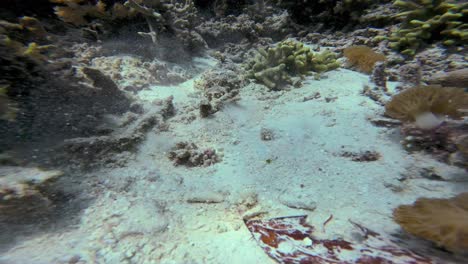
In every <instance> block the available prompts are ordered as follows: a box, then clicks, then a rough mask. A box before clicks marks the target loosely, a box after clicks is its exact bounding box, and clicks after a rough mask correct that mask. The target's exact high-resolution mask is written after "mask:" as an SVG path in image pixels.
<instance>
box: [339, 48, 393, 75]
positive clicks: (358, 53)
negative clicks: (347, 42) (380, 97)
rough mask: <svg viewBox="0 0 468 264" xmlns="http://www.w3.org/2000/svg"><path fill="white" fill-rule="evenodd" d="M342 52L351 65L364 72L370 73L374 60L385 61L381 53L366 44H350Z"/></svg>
mask: <svg viewBox="0 0 468 264" xmlns="http://www.w3.org/2000/svg"><path fill="white" fill-rule="evenodd" d="M343 54H344V56H345V57H346V58H347V59H348V61H349V63H350V65H351V66H356V67H357V68H358V69H359V70H360V71H362V72H365V73H371V72H372V70H373V69H374V65H375V63H376V62H379V61H385V56H384V55H383V54H380V53H377V52H375V51H373V50H372V49H371V48H369V47H367V46H351V47H348V48H346V49H344V50H343Z"/></svg>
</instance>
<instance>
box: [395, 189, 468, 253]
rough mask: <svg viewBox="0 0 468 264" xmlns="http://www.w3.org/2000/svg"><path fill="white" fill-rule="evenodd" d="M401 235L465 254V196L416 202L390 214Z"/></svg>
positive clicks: (467, 243) (467, 239)
mask: <svg viewBox="0 0 468 264" xmlns="http://www.w3.org/2000/svg"><path fill="white" fill-rule="evenodd" d="M393 217H394V219H395V221H396V222H397V223H398V224H400V225H401V226H402V227H403V229H404V230H405V231H407V232H408V233H411V234H413V235H415V236H418V237H421V238H424V239H427V240H430V241H432V242H434V243H436V244H437V246H439V247H443V248H445V249H447V250H449V251H451V252H464V251H465V252H466V251H468V192H465V193H462V194H460V195H458V196H455V197H453V198H451V199H431V198H420V199H418V200H417V201H416V202H415V203H414V204H413V205H401V206H399V207H398V208H396V209H395V210H394V212H393Z"/></svg>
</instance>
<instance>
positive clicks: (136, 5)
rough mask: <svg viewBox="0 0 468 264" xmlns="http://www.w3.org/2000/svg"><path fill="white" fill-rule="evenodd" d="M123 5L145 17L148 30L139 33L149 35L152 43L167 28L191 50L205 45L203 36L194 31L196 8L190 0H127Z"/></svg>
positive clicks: (155, 41) (156, 41)
mask: <svg viewBox="0 0 468 264" xmlns="http://www.w3.org/2000/svg"><path fill="white" fill-rule="evenodd" d="M124 5H125V6H126V7H129V8H131V9H133V10H135V11H137V12H138V13H140V14H142V15H143V16H144V17H145V19H146V21H147V23H148V27H149V32H139V34H140V35H143V36H149V37H150V38H151V40H152V41H153V43H158V37H159V34H160V33H161V32H163V31H165V30H168V31H170V32H173V33H174V34H175V35H176V36H177V38H178V39H179V40H181V41H182V43H183V45H184V46H185V47H186V48H188V49H190V50H192V51H196V50H198V49H200V48H204V47H206V43H205V41H204V40H203V38H202V37H201V36H200V35H199V34H198V33H197V32H195V31H194V28H195V26H196V20H197V15H196V13H197V10H196V8H195V5H194V3H193V1H192V0H185V1H183V3H177V2H176V1H174V0H128V1H126V2H125V4H124Z"/></svg>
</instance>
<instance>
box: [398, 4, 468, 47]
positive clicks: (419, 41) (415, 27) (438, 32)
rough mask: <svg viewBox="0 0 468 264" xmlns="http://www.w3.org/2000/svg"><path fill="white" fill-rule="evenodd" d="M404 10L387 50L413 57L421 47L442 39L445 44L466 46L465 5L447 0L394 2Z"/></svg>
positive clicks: (466, 7)
mask: <svg viewBox="0 0 468 264" xmlns="http://www.w3.org/2000/svg"><path fill="white" fill-rule="evenodd" d="M394 5H395V6H397V7H399V8H401V9H402V10H403V11H402V12H401V13H399V14H397V17H400V18H402V19H403V22H402V25H401V27H400V28H399V29H397V30H396V31H394V32H392V34H391V36H390V38H389V40H390V47H391V48H394V49H397V50H401V53H403V54H406V55H410V56H412V55H414V54H415V53H416V51H417V50H418V49H419V48H420V47H421V46H422V45H423V44H424V43H430V42H433V41H435V40H442V41H443V42H442V43H443V44H445V45H454V44H467V43H468V24H467V19H468V18H467V14H468V3H466V2H465V3H462V2H461V1H459V2H457V1H450V0H448V1H447V0H434V1H427V0H397V1H395V2H394Z"/></svg>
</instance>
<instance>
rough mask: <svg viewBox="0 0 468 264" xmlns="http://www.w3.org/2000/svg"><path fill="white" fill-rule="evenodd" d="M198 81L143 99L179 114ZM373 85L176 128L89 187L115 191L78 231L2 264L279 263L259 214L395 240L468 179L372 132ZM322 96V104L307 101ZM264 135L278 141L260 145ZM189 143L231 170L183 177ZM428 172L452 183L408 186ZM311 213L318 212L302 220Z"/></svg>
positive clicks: (254, 99) (332, 82)
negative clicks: (413, 216) (359, 156)
mask: <svg viewBox="0 0 468 264" xmlns="http://www.w3.org/2000/svg"><path fill="white" fill-rule="evenodd" d="M198 77H199V76H198ZM196 78H197V77H196ZM196 78H194V79H191V80H189V81H187V82H185V83H182V84H180V85H178V86H172V87H162V86H161V87H158V86H153V87H151V89H150V90H145V91H142V92H140V93H139V94H138V97H139V99H140V100H142V101H148V102H150V101H152V100H154V99H157V98H165V97H167V96H168V95H173V96H174V105H175V107H176V109H177V110H180V109H183V107H184V106H186V105H190V104H192V103H191V102H192V101H193V100H195V99H196V98H199V97H200V96H201V94H200V92H199V91H196V90H195V88H193V86H194V85H193V84H194V80H195V79H196ZM368 82H369V81H368V76H367V75H363V74H360V73H357V72H353V71H350V70H346V69H339V70H335V71H331V72H328V73H326V74H324V78H322V79H321V80H314V79H313V78H310V79H307V80H306V81H305V82H304V85H303V87H301V88H298V89H293V90H291V91H280V92H268V91H266V89H265V87H264V86H261V85H259V84H254V83H252V84H249V85H248V86H246V87H244V88H242V90H241V98H242V99H241V100H240V101H238V102H237V103H233V104H228V105H226V106H225V107H224V108H223V109H222V110H221V111H219V112H217V113H216V114H214V115H213V116H211V117H209V118H204V119H200V118H197V119H196V120H194V121H193V122H190V123H188V122H177V121H176V120H175V121H171V120H170V121H169V124H170V127H169V130H168V131H164V132H159V133H154V132H150V134H149V135H148V136H147V138H146V140H145V142H144V143H143V144H142V145H141V146H140V148H139V151H138V154H137V156H136V159H135V160H132V161H131V162H130V163H129V164H127V166H126V167H123V168H112V169H100V170H98V171H94V172H92V173H88V174H84V175H82V177H83V178H96V179H97V180H98V181H100V182H101V183H102V184H103V186H108V188H104V189H103V191H102V192H101V193H98V194H96V195H95V199H94V200H93V201H92V203H91V204H90V205H89V206H88V207H87V208H86V209H85V210H84V212H83V214H82V215H81V216H80V221H79V223H78V224H76V225H74V226H71V227H69V228H67V229H62V230H56V231H55V232H47V233H41V234H37V235H35V236H33V237H29V238H28V239H27V240H25V241H22V242H21V243H18V244H17V245H16V246H15V247H13V248H11V249H9V251H7V252H4V253H3V255H2V256H0V263H2V264H3V263H5V264H26V263H34V264H42V263H44V264H45V263H47V264H49V263H161V264H162V263H164V264H169V263H177V264H179V263H233V264H236V263H239V264H241V263H248V264H249V263H261V264H268V263H275V262H274V261H273V260H271V259H270V258H269V257H268V256H267V255H266V254H265V252H263V250H262V249H261V248H260V247H259V246H258V245H257V244H256V242H255V240H253V239H252V236H251V234H250V232H249V230H247V228H246V226H245V224H244V222H243V217H244V216H246V215H255V214H261V217H263V218H271V217H280V216H290V215H302V214H307V215H308V221H309V222H310V223H311V224H312V225H315V226H318V227H319V228H317V230H316V231H317V232H316V235H317V236H319V237H321V238H330V239H334V238H344V239H348V240H353V232H354V231H355V230H354V227H353V226H352V225H351V224H350V222H349V220H350V219H351V220H352V221H354V222H357V223H361V224H363V225H364V226H366V227H368V228H370V229H372V230H377V231H379V232H380V233H381V234H388V235H391V234H397V233H399V232H401V229H400V227H399V226H398V225H397V224H396V223H395V222H394V221H393V220H392V210H393V208H395V207H397V206H398V205H400V204H408V203H412V202H414V201H415V200H416V199H417V198H419V197H443V198H447V197H451V196H453V195H455V194H457V193H459V192H461V191H463V190H466V189H468V188H467V186H466V185H467V183H466V182H465V183H459V182H456V179H457V178H458V177H459V176H460V175H463V173H464V172H463V171H461V170H460V169H457V168H454V167H450V166H448V165H446V164H442V163H439V162H437V161H435V160H434V159H432V158H431V157H428V156H424V155H419V154H418V155H411V154H409V153H407V152H406V151H405V150H404V149H403V148H402V146H401V145H400V143H399V140H400V138H399V134H398V129H397V128H382V127H376V126H374V125H373V124H372V123H371V122H369V119H370V118H375V117H378V116H380V115H381V114H382V113H383V107H382V106H380V105H378V104H376V103H375V102H374V101H372V100H371V99H369V98H368V97H366V96H364V95H362V94H361V91H362V88H363V85H364V84H368ZM395 85H396V84H395V83H389V86H391V87H394V86H395ZM317 92H318V93H320V97H319V98H316V99H311V100H304V98H307V97H310V96H312V95H314V94H316V93H317ZM262 128H263V129H268V130H270V131H272V132H273V134H274V138H273V140H270V141H264V140H261V138H260V132H261V130H262ZM179 141H190V142H193V143H195V144H197V145H198V146H200V147H201V148H208V147H210V148H214V149H216V151H217V152H218V153H222V154H223V157H222V161H221V162H219V163H216V164H214V165H212V166H209V167H194V168H187V167H185V166H174V165H173V163H172V161H170V160H169V159H168V158H167V152H168V151H169V150H170V148H171V147H172V146H173V145H174V144H175V143H176V142H179ZM344 151H348V152H363V151H376V152H378V153H379V154H380V155H381V157H380V158H379V159H378V160H376V161H370V162H356V161H352V160H351V159H350V158H347V157H343V156H342V155H340V153H343V152H344ZM426 167H433V168H435V170H437V172H438V173H439V174H440V175H443V176H444V178H445V179H448V180H447V181H433V180H429V179H425V178H421V177H408V178H409V180H406V181H404V182H401V181H399V179H401V177H402V175H405V176H408V175H409V174H412V173H413V174H417V171H418V170H420V169H421V168H426ZM410 176H411V175H410ZM197 201H202V202H197ZM203 201H205V202H203ZM301 206H302V207H309V208H308V209H297V208H294V207H301ZM330 215H333V219H332V220H331V221H330V222H329V223H327V226H326V229H324V228H321V227H322V223H324V222H325V221H326V220H327V219H328V218H329V217H330ZM445 263H452V262H450V261H447V262H445ZM453 263H455V262H453ZM460 263H461V262H460Z"/></svg>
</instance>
